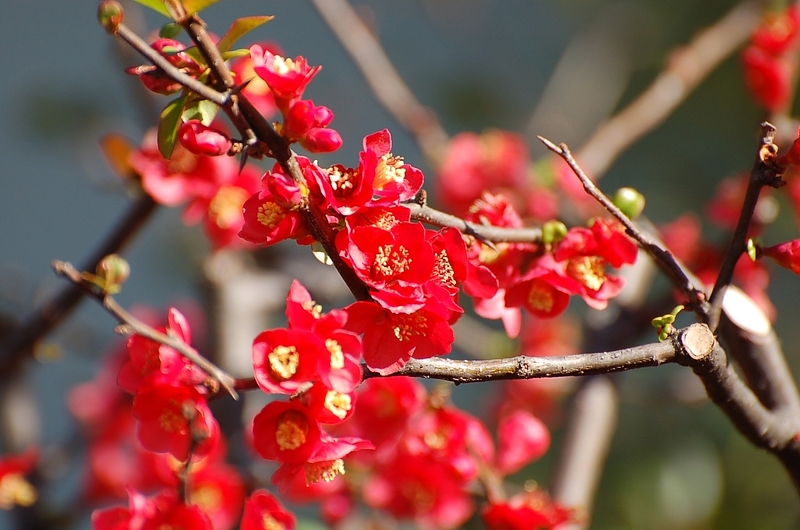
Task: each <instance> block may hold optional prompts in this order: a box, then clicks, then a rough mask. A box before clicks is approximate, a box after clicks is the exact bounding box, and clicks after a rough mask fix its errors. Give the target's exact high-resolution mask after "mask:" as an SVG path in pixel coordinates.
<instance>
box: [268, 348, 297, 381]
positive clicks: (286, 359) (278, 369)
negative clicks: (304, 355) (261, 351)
mask: <svg viewBox="0 0 800 530" xmlns="http://www.w3.org/2000/svg"><path fill="white" fill-rule="evenodd" d="M267 360H269V370H270V373H271V375H272V376H273V377H274V378H275V379H277V380H278V381H286V380H287V379H289V378H290V377H292V376H293V375H294V374H296V373H297V367H298V366H299V365H300V354H299V353H298V352H297V348H295V347H294V346H278V347H276V348H275V349H274V350H272V351H271V352H269V355H267Z"/></svg>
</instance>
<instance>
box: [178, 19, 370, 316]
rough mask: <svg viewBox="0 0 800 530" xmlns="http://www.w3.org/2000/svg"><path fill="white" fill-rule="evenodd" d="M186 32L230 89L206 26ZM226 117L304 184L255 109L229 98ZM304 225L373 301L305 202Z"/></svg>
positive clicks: (193, 24)
mask: <svg viewBox="0 0 800 530" xmlns="http://www.w3.org/2000/svg"><path fill="white" fill-rule="evenodd" d="M181 23H182V24H183V26H184V27H185V28H186V30H187V32H188V33H189V36H190V37H191V38H192V40H193V41H194V42H195V44H197V47H198V49H199V50H200V52H201V53H202V54H203V56H204V57H205V58H206V60H207V61H208V64H209V67H210V68H211V72H212V73H213V75H214V79H215V80H216V83H218V86H219V88H225V87H230V84H231V83H233V77H232V75H231V73H230V70H229V69H228V66H227V65H226V64H225V62H224V61H222V60H221V57H220V56H219V50H217V49H216V46H215V45H214V43H213V41H212V40H211V38H210V37H209V35H208V32H207V31H206V28H205V24H204V23H203V21H202V20H201V19H200V17H199V16H197V14H193V15H191V16H190V17H188V18H187V19H186V20H184V21H182V22H181ZM223 110H225V112H226V114H227V115H228V116H229V117H230V118H231V120H232V121H233V123H234V125H235V126H236V127H237V129H238V130H239V131H240V132H241V133H242V135H243V136H244V137H249V136H250V134H254V135H255V137H256V138H257V139H258V140H260V141H262V142H264V143H265V144H266V145H267V147H268V148H269V151H270V153H271V155H272V156H273V157H275V159H276V160H277V161H278V163H279V164H280V165H281V167H282V168H283V170H284V171H285V172H286V174H287V175H289V176H290V177H291V178H292V179H293V180H294V181H295V182H297V183H299V184H305V176H304V175H303V171H302V169H301V168H300V164H299V163H298V162H297V158H296V156H295V154H294V152H292V150H291V149H290V148H289V144H288V143H287V142H286V140H285V139H284V138H283V137H282V136H280V135H279V134H278V133H277V132H276V131H275V129H274V128H273V127H272V125H270V123H269V122H268V121H267V119H266V118H264V116H262V115H261V114H260V113H259V112H258V111H257V110H256V109H255V107H254V106H253V105H252V104H251V103H250V102H249V101H248V100H247V98H246V97H244V95H242V94H238V95H236V96H233V97H231V98H230V101H229V102H228V103H227V104H226V105H225V106H223ZM300 212H301V213H302V214H303V217H304V218H305V220H306V222H307V223H308V225H309V227H310V229H311V232H312V233H313V234H314V238H315V239H316V240H317V241H318V242H319V243H320V244H321V245H322V247H323V248H324V249H325V252H326V253H327V255H328V257H329V258H330V259H331V261H332V262H333V266H334V267H335V268H336V270H337V272H338V273H339V275H340V276H341V277H342V280H343V281H344V282H345V284H346V285H347V287H348V288H349V289H350V292H351V293H352V294H353V296H354V297H355V299H356V300H372V297H371V296H370V294H369V288H368V287H367V286H366V285H365V284H364V282H363V281H361V279H360V278H358V276H357V275H356V274H355V271H354V270H353V269H352V268H351V267H350V266H349V265H347V263H345V262H344V260H343V259H342V258H341V256H339V253H338V252H337V250H336V246H335V244H334V234H333V230H332V229H331V227H330V226H329V224H328V221H327V219H326V217H325V215H324V212H321V211H319V208H317V207H316V206H315V205H313V204H310V203H309V202H305V203H304V204H303V205H302V207H301V208H300Z"/></svg>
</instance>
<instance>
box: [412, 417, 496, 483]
mask: <svg viewBox="0 0 800 530" xmlns="http://www.w3.org/2000/svg"><path fill="white" fill-rule="evenodd" d="M401 447H402V449H403V453H404V454H405V453H407V454H410V455H424V456H427V457H429V458H431V459H432V460H435V461H437V462H441V463H442V464H445V465H447V466H448V467H449V468H450V469H451V470H452V471H453V472H454V473H456V475H457V476H459V477H460V478H461V480H463V481H464V483H466V482H469V481H470V480H473V479H475V478H476V477H477V476H478V473H479V470H480V467H481V466H484V465H490V464H491V463H492V461H493V460H494V443H492V438H491V436H490V434H489V431H487V430H486V427H485V426H484V425H483V424H482V423H481V422H480V421H479V420H478V419H477V418H474V417H473V416H470V415H469V414H467V413H466V412H463V411H460V410H458V409H456V408H454V407H441V408H434V409H433V410H429V411H426V412H425V413H423V414H421V415H419V416H417V417H416V418H415V419H414V420H413V421H412V422H411V423H410V425H409V426H408V428H407V429H406V431H405V433H404V435H403V437H402V439H401ZM401 458H402V457H401Z"/></svg>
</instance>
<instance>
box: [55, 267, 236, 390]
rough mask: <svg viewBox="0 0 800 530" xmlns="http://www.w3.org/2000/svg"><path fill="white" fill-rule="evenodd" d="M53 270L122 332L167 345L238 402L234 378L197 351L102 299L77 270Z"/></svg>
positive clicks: (69, 268)
mask: <svg viewBox="0 0 800 530" xmlns="http://www.w3.org/2000/svg"><path fill="white" fill-rule="evenodd" d="M53 269H54V270H55V272H56V274H58V275H59V276H64V277H65V278H67V279H68V280H70V281H71V282H72V283H73V284H75V285H76V286H78V287H79V288H81V289H83V290H84V291H85V292H87V293H88V294H91V295H92V296H93V297H94V298H95V299H96V300H98V301H99V302H100V303H101V304H102V305H103V307H104V308H105V309H106V311H108V312H109V313H110V314H111V315H112V316H114V317H116V319H117V320H118V321H119V322H120V324H122V325H123V326H124V329H125V331H126V332H129V333H135V334H137V335H141V336H143V337H145V338H147V339H150V340H152V341H155V342H157V343H159V344H163V345H165V346H169V347H170V348H172V349H174V350H175V351H177V352H178V353H180V354H181V355H183V356H184V357H186V358H187V359H188V360H190V361H192V362H193V363H194V364H196V365H197V366H198V367H200V368H201V369H202V370H203V371H204V372H205V373H207V374H208V375H209V376H210V377H212V378H214V379H215V380H217V381H218V382H219V384H220V386H222V388H224V389H225V390H226V391H228V393H230V395H231V396H233V398H234V399H238V397H237V394H236V391H235V390H234V385H235V383H236V379H234V378H233V377H232V376H231V375H229V374H228V373H227V372H225V371H224V370H222V369H221V368H219V367H218V366H216V365H215V364H214V363H212V362H211V361H209V360H208V359H206V358H205V357H203V356H201V355H200V354H199V353H197V350H195V349H194V348H192V347H191V346H190V345H188V344H186V343H185V342H184V341H183V340H181V339H180V338H178V337H177V336H173V335H169V334H166V333H162V332H160V331H158V330H156V329H154V328H153V327H151V326H148V325H147V324H145V323H144V322H142V321H141V320H139V319H137V318H136V317H134V316H133V315H131V314H130V313H128V311H126V310H125V309H124V308H123V307H122V306H120V305H119V304H118V303H117V302H116V300H114V299H113V298H112V297H111V296H108V295H105V296H104V295H103V294H102V293H97V292H96V291H95V290H94V288H93V286H92V285H91V284H89V283H88V282H87V281H86V280H84V279H83V277H82V276H81V273H80V271H78V270H77V269H76V268H75V267H73V266H72V265H71V264H69V263H66V262H63V261H58V260H56V261H53Z"/></svg>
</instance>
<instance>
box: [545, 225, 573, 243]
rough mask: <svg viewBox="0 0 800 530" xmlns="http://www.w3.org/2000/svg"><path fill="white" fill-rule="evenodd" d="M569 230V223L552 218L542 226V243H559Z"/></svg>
mask: <svg viewBox="0 0 800 530" xmlns="http://www.w3.org/2000/svg"><path fill="white" fill-rule="evenodd" d="M568 231H569V230H567V225H565V224H564V223H562V222H561V221H558V220H556V219H551V220H550V221H547V222H546V223H545V224H544V226H542V243H544V244H545V245H553V244H555V243H558V242H559V241H561V240H562V239H564V236H566V235H567V232H568Z"/></svg>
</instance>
